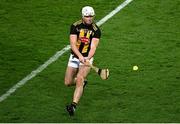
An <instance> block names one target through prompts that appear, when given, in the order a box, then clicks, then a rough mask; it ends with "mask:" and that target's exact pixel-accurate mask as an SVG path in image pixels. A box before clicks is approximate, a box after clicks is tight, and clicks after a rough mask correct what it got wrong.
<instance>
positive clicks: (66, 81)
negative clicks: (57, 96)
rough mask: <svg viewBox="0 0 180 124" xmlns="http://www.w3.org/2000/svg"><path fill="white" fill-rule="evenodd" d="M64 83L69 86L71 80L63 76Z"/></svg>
mask: <svg viewBox="0 0 180 124" xmlns="http://www.w3.org/2000/svg"><path fill="white" fill-rule="evenodd" d="M64 84H65V85H66V86H68V87H69V86H70V85H71V81H70V80H69V79H67V78H65V79H64Z"/></svg>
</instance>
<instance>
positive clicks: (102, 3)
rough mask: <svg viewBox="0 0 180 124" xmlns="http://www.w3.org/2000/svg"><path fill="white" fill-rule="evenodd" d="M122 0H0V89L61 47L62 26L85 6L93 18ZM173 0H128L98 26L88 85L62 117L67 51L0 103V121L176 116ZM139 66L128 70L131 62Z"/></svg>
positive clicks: (178, 88)
mask: <svg viewBox="0 0 180 124" xmlns="http://www.w3.org/2000/svg"><path fill="white" fill-rule="evenodd" d="M121 2H122V0H120V1H118V0H114V1H110V0H97V1H96V2H94V1H93V0H87V1H80V0H73V1H69V2H68V1H63V0H55V1H48V0H44V1H43V0H39V1H35V0H29V1H19V0H14V1H6V0H2V1H1V3H0V25H1V28H0V51H1V52H0V95H2V94H4V93H5V92H6V91H7V90H8V89H9V88H10V87H12V86H13V85H14V84H16V83H17V82H18V81H19V80H21V79H22V78H23V77H25V76H26V75H27V74H29V73H30V72H31V71H32V70H34V69H36V68H37V67H38V66H39V65H41V64H43V62H45V61H46V60H47V59H48V58H49V57H51V56H52V55H53V54H54V53H55V52H56V51H58V50H61V49H62V48H63V47H64V46H66V45H67V44H68V43H69V41H68V35H69V26H70V24H71V23H73V22H74V21H76V20H78V19H79V18H80V14H78V13H79V12H80V9H81V7H82V6H84V5H87V4H88V5H92V6H93V7H94V8H95V10H96V14H97V16H96V20H99V19H101V18H102V17H103V16H105V15H106V14H107V13H108V12H110V11H111V10H113V9H114V8H115V7H116V6H117V5H118V4H120V3H121ZM179 5H180V2H179V1H178V0H173V1H171V0H159V1H157V0H151V1H148V0H134V1H133V2H132V3H131V4H129V5H128V6H127V7H125V8H124V9H123V10H122V11H120V12H119V13H118V14H117V15H115V16H114V17H113V18H112V19H110V20H109V21H108V22H107V23H105V24H103V26H102V27H101V30H102V38H101V41H100V44H99V47H98V49H97V52H96V56H95V62H94V63H95V65H97V66H99V67H108V68H109V69H110V78H109V79H108V80H107V81H102V80H101V79H100V78H99V77H98V76H97V75H96V74H95V73H93V72H92V73H90V75H89V77H88V81H89V84H88V86H87V87H86V89H85V92H84V95H83V97H82V99H81V101H80V103H79V105H78V108H77V111H76V113H75V114H76V115H75V116H74V117H72V118H70V117H69V116H68V115H67V113H66V111H65V105H66V104H68V103H69V102H71V99H72V94H73V90H74V88H73V87H72V88H68V87H65V86H64V84H63V80H64V73H65V69H66V66H67V61H68V58H69V52H67V53H65V54H64V55H63V56H62V57H61V58H60V59H59V60H57V61H56V62H55V63H53V64H52V65H50V66H49V67H48V68H46V69H45V70H44V71H43V72H41V73H40V74H39V75H38V76H36V77H35V78H33V79H32V80H30V81H29V82H28V83H27V84H26V85H24V86H23V87H22V88H20V89H18V90H17V91H16V92H15V93H14V94H12V95H11V96H10V97H8V99H6V100H5V101H3V102H1V103H0V122H180V119H179V117H180V107H179V106H180V84H179V82H180V71H179V68H180V30H179V27H180V23H179V22H180V13H179V12H180V8H179ZM133 65H138V66H139V70H138V71H133V70H132V66H133Z"/></svg>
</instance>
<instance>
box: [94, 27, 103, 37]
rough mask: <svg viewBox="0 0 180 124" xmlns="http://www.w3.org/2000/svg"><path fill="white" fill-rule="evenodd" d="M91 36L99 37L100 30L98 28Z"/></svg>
mask: <svg viewBox="0 0 180 124" xmlns="http://www.w3.org/2000/svg"><path fill="white" fill-rule="evenodd" d="M93 38H99V39H100V38H101V30H100V29H99V28H98V29H97V30H96V31H95V32H94V36H93Z"/></svg>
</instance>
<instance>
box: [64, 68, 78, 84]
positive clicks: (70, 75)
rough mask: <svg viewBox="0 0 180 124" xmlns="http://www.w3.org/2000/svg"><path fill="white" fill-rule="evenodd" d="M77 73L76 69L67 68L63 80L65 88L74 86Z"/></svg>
mask: <svg viewBox="0 0 180 124" xmlns="http://www.w3.org/2000/svg"><path fill="white" fill-rule="evenodd" d="M77 71H78V69H77V68H73V67H69V66H68V67H67V69H66V74H65V78H64V84H65V85H66V86H72V85H75V83H76V75H77Z"/></svg>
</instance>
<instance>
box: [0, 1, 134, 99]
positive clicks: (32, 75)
mask: <svg viewBox="0 0 180 124" xmlns="http://www.w3.org/2000/svg"><path fill="white" fill-rule="evenodd" d="M131 1H133V0H126V1H124V2H123V3H122V4H120V5H119V6H118V7H117V8H116V9H114V10H113V11H112V12H110V13H109V14H108V15H106V16H105V17H104V18H102V19H101V20H99V21H98V22H97V23H96V24H97V25H98V26H101V25H102V24H104V23H105V22H106V21H107V20H109V19H110V18H112V17H113V16H114V15H115V14H116V13H118V12H119V11H120V10H121V9H123V8H124V7H125V6H126V5H128V4H129V3H130V2H131ZM68 50H70V45H67V46H66V47H64V48H63V49H62V50H60V51H57V52H56V54H54V55H53V56H52V57H50V58H49V59H48V60H47V61H46V62H45V63H44V64H42V65H40V66H39V67H38V68H37V69H36V70H34V71H32V72H31V73H30V74H29V75H27V76H26V77H25V78H23V79H22V80H20V81H19V82H18V83H17V84H15V85H14V86H13V87H11V88H10V89H9V90H8V91H7V92H6V93H5V94H3V95H2V96H1V97H0V102H2V101H4V100H5V99H6V98H7V97H8V96H10V95H11V94H12V93H14V92H15V91H16V90H17V89H18V88H20V87H22V86H23V85H24V84H26V83H27V82H28V81H29V80H31V79H32V78H34V77H35V76H36V75H37V74H39V73H40V72H41V71H43V70H44V69H45V68H46V67H47V66H49V65H50V64H51V63H53V62H55V61H56V60H57V59H58V58H59V57H60V56H62V55H63V54H64V53H65V52H67V51H68Z"/></svg>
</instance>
